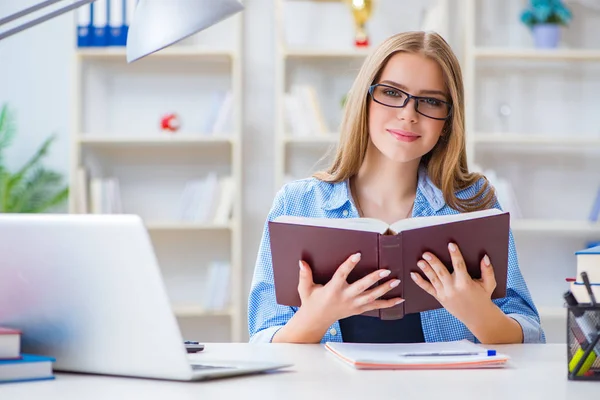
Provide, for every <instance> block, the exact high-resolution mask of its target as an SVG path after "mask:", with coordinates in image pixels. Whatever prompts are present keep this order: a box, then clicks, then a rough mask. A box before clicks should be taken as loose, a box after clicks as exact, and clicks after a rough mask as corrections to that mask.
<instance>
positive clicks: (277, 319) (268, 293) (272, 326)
mask: <svg viewBox="0 0 600 400" xmlns="http://www.w3.org/2000/svg"><path fill="white" fill-rule="evenodd" d="M284 212H285V196H284V188H282V189H281V190H280V191H279V192H278V193H277V194H276V195H275V199H274V201H273V205H272V207H271V210H270V211H269V214H268V216H267V220H266V221H265V225H264V227H263V234H262V238H261V241H260V245H259V248H258V255H257V257H256V265H255V267H254V275H253V277H252V283H251V285H250V294H249V298H248V332H249V336H250V342H251V343H269V342H271V340H272V339H273V336H274V335H275V333H277V331H278V330H279V329H280V328H281V327H283V326H284V325H285V324H286V323H287V321H288V320H289V319H290V318H291V317H292V316H293V315H294V309H293V307H288V306H282V305H279V304H277V301H276V299H275V284H274V281H273V262H272V259H271V245H270V238H269V226H268V223H269V221H272V220H273V219H275V218H276V217H277V216H279V215H283V214H284Z"/></svg>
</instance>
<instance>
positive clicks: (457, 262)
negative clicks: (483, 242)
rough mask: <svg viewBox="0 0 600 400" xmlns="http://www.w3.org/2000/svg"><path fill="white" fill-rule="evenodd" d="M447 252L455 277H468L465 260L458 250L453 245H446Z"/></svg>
mask: <svg viewBox="0 0 600 400" xmlns="http://www.w3.org/2000/svg"><path fill="white" fill-rule="evenodd" d="M448 250H449V252H450V258H451V259H452V266H453V267H454V272H455V273H456V275H457V276H460V277H465V276H468V275H469V273H468V272H467V266H466V264H465V259H464V257H463V256H462V253H461V252H460V249H459V248H458V246H457V245H456V244H455V243H448ZM469 277H470V276H469Z"/></svg>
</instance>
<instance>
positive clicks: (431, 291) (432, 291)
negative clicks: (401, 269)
mask: <svg viewBox="0 0 600 400" xmlns="http://www.w3.org/2000/svg"><path fill="white" fill-rule="evenodd" d="M410 277H411V278H412V280H413V281H414V282H415V283H416V284H417V286H419V287H420V288H421V289H423V290H424V291H426V292H427V293H429V294H430V295H432V296H433V297H435V298H437V292H436V290H435V288H434V287H433V285H432V284H431V283H429V282H427V281H426V280H425V279H423V278H422V277H421V275H419V274H417V273H415V272H411V273H410Z"/></svg>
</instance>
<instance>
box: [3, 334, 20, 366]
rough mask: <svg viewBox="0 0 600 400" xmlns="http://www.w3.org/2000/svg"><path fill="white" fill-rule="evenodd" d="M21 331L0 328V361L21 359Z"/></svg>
mask: <svg viewBox="0 0 600 400" xmlns="http://www.w3.org/2000/svg"><path fill="white" fill-rule="evenodd" d="M20 353H21V331H19V330H16V329H11V328H4V327H1V326H0V360H8V359H18V358H20V357H21V355H20Z"/></svg>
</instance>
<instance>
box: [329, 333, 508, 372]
mask: <svg viewBox="0 0 600 400" xmlns="http://www.w3.org/2000/svg"><path fill="white" fill-rule="evenodd" d="M325 348H326V349H327V350H328V351H329V352H331V353H332V354H334V355H335V356H336V357H337V358H339V359H340V360H342V361H343V362H345V363H346V364H348V365H350V366H352V367H354V368H356V369H466V368H490V367H501V366H503V365H505V364H506V362H507V361H508V360H509V357H508V356H506V355H504V354H498V353H496V351H495V350H493V349H487V348H485V347H483V346H480V345H477V344H475V343H472V342H469V341H467V340H459V341H453V342H434V343H390V344H388V343H334V342H327V343H326V344H325Z"/></svg>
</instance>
